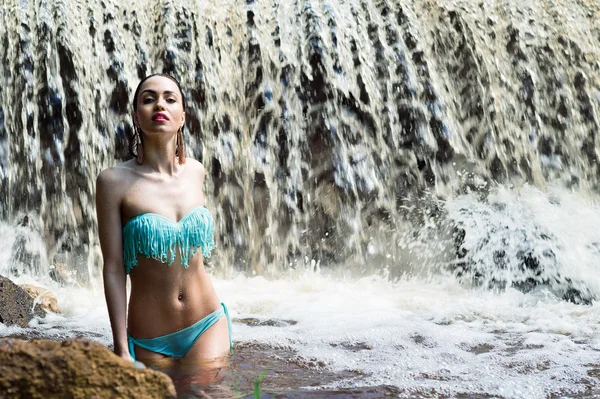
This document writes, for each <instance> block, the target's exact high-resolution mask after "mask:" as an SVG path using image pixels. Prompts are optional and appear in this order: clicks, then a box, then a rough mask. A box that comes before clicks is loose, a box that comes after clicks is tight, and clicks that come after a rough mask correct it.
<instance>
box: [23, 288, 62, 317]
mask: <svg viewBox="0 0 600 399" xmlns="http://www.w3.org/2000/svg"><path fill="white" fill-rule="evenodd" d="M19 287H21V288H23V289H24V290H25V291H26V292H27V293H28V294H29V296H30V297H31V298H33V300H34V301H37V303H39V304H40V306H41V307H42V308H44V309H46V310H49V311H51V312H54V313H59V312H60V311H59V309H58V300H57V299H56V297H55V296H54V295H53V294H52V292H50V291H48V290H47V289H45V288H41V287H37V286H35V285H33V284H22V285H20V286H19Z"/></svg>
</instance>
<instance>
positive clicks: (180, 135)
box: [177, 126, 185, 165]
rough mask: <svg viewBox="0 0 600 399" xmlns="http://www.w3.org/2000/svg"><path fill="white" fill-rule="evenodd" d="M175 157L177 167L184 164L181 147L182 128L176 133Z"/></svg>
mask: <svg viewBox="0 0 600 399" xmlns="http://www.w3.org/2000/svg"><path fill="white" fill-rule="evenodd" d="M177 156H178V157H179V165H182V164H184V163H185V148H184V147H183V126H182V127H180V128H179V130H178V131H177Z"/></svg>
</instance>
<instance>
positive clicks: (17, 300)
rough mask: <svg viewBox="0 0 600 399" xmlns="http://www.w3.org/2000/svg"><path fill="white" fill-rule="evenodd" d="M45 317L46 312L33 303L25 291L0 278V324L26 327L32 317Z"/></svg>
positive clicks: (4, 278)
mask: <svg viewBox="0 0 600 399" xmlns="http://www.w3.org/2000/svg"><path fill="white" fill-rule="evenodd" d="M45 315H46V311H45V310H44V309H42V307H41V306H40V305H39V304H36V303H34V300H33V298H32V297H31V296H29V294H27V291H25V290H24V289H23V288H21V287H19V286H18V285H16V284H15V283H13V282H12V281H10V280H9V279H7V278H6V277H3V276H0V323H4V324H6V325H13V324H16V325H18V326H20V327H27V325H28V324H29V322H30V321H31V319H33V317H34V316H39V317H44V316H45Z"/></svg>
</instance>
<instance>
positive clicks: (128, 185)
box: [96, 74, 231, 361]
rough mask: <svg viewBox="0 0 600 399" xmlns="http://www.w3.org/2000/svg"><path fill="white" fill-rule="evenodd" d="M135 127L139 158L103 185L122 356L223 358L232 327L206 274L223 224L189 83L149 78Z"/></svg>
mask: <svg viewBox="0 0 600 399" xmlns="http://www.w3.org/2000/svg"><path fill="white" fill-rule="evenodd" d="M133 121H134V125H135V130H136V135H135V137H134V141H133V142H132V143H133V145H132V149H130V152H132V155H134V156H136V158H135V159H131V160H129V161H127V162H125V163H122V164H120V165H117V166H115V167H112V168H109V169H106V170H104V171H102V172H101V173H100V174H99V175H98V178H97V182H96V184H97V186H96V188H97V190H96V191H97V195H96V210H97V216H98V230H99V236H100V245H101V248H102V255H103V258H104V269H103V277H104V292H105V296H106V303H107V305H108V314H109V318H110V323H111V327H112V333H113V339H114V350H115V353H116V354H117V355H119V356H121V357H123V358H126V359H131V358H133V359H134V360H135V359H139V360H150V361H151V360H158V359H160V358H164V357H178V358H179V357H185V358H196V359H214V358H218V357H222V356H224V355H226V354H227V353H228V351H229V349H230V347H231V335H230V334H231V331H230V321H229V315H228V314H227V308H226V307H225V305H223V304H221V303H220V302H219V300H218V299H217V295H216V294H215V291H214V288H213V285H212V283H211V281H210V279H209V277H208V274H207V273H206V270H205V269H204V263H203V257H208V256H210V252H211V250H212V248H213V247H214V241H213V226H214V222H213V219H212V216H211V215H210V213H209V212H208V210H207V209H206V208H205V207H204V205H205V203H206V198H205V197H204V194H203V190H202V186H203V183H204V176H205V169H204V167H203V166H202V164H201V163H200V162H198V161H195V160H193V159H189V158H188V159H186V158H185V150H184V143H183V137H182V132H183V128H184V123H185V99H184V97H183V93H182V91H181V88H180V86H179V83H178V82H177V81H176V80H175V79H173V78H172V77H170V76H168V75H162V74H156V75H150V76H148V77H146V78H144V79H143V80H142V81H141V82H140V84H139V85H138V87H137V89H136V92H135V95H134V98H133ZM127 274H129V275H130V278H131V295H130V298H129V309H128V312H127V311H126V307H127V305H126V303H127V299H126V295H127V294H126V289H125V287H126V284H125V282H126V277H127ZM126 314H127V318H126ZM222 316H226V317H222Z"/></svg>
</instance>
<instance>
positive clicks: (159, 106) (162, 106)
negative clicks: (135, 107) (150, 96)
mask: <svg viewBox="0 0 600 399" xmlns="http://www.w3.org/2000/svg"><path fill="white" fill-rule="evenodd" d="M154 108H156V109H165V100H163V99H160V98H159V99H158V100H156V102H155V103H154Z"/></svg>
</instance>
